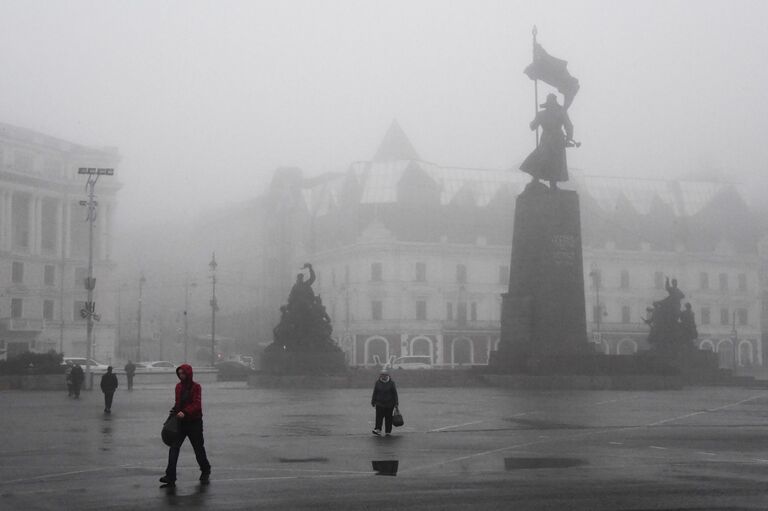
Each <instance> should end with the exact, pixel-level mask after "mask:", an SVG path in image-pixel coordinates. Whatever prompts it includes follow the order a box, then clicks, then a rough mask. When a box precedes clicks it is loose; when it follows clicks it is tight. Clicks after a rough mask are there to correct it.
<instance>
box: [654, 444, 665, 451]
mask: <svg viewBox="0 0 768 511" xmlns="http://www.w3.org/2000/svg"><path fill="white" fill-rule="evenodd" d="M650 447H651V449H660V450H662V451H666V450H667V448H666V447H659V446H658V445H651V446H650Z"/></svg>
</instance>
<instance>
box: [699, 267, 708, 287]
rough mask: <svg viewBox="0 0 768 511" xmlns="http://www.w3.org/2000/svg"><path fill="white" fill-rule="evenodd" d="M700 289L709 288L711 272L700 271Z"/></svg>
mask: <svg viewBox="0 0 768 511" xmlns="http://www.w3.org/2000/svg"><path fill="white" fill-rule="evenodd" d="M699 289H702V290H705V291H706V290H707V289H709V273H707V272H704V271H703V272H701V273H699Z"/></svg>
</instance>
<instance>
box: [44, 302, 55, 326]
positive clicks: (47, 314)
mask: <svg viewBox="0 0 768 511" xmlns="http://www.w3.org/2000/svg"><path fill="white" fill-rule="evenodd" d="M43 319H44V320H46V321H52V320H53V300H43Z"/></svg>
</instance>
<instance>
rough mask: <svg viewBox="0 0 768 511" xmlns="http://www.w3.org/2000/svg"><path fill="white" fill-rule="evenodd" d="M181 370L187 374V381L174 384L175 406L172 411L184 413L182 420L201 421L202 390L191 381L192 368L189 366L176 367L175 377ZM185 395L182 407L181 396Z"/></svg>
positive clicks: (197, 384)
mask: <svg viewBox="0 0 768 511" xmlns="http://www.w3.org/2000/svg"><path fill="white" fill-rule="evenodd" d="M182 369H183V370H184V372H185V373H186V374H187V379H186V380H185V381H180V382H179V383H177V384H176V404H174V406H173V409H174V410H176V411H177V412H184V420H195V419H202V418H203V389H202V387H200V384H199V383H197V382H196V381H194V380H193V379H192V366H191V365H189V364H181V365H180V366H179V367H177V368H176V376H178V375H179V371H180V370H182ZM179 379H181V378H179ZM185 394H186V397H185V399H184V403H183V405H182V403H181V401H182V396H183V395H185Z"/></svg>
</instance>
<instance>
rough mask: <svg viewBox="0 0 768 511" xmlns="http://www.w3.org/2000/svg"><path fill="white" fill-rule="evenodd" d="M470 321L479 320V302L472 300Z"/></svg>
mask: <svg viewBox="0 0 768 511" xmlns="http://www.w3.org/2000/svg"><path fill="white" fill-rule="evenodd" d="M469 319H470V321H477V302H472V303H471V304H470V306H469Z"/></svg>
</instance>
